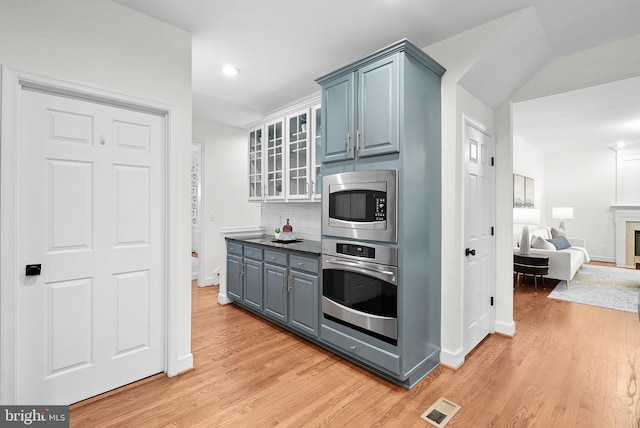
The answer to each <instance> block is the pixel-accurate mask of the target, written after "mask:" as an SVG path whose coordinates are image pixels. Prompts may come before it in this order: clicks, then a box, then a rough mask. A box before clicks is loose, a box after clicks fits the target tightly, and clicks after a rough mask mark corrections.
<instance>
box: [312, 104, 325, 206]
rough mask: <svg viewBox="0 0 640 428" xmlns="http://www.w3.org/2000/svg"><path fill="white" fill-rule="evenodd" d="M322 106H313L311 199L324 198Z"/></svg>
mask: <svg viewBox="0 0 640 428" xmlns="http://www.w3.org/2000/svg"><path fill="white" fill-rule="evenodd" d="M321 113H322V108H321V107H320V105H317V106H313V107H312V108H311V119H312V123H311V126H312V130H313V135H312V140H311V143H312V144H313V146H312V149H311V199H313V200H314V201H319V200H321V199H322V174H321V173H320V165H321V164H322V161H321V159H322V114H321Z"/></svg>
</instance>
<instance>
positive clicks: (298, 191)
mask: <svg viewBox="0 0 640 428" xmlns="http://www.w3.org/2000/svg"><path fill="white" fill-rule="evenodd" d="M309 116H310V115H309V109H305V110H303V111H300V112H297V113H294V114H291V115H289V116H287V142H286V144H287V162H286V172H287V199H309V193H310V189H309V186H310V182H311V180H310V175H311V174H310V173H311V168H310V165H311V153H310V150H311V143H310V138H309V137H310V135H311V130H310V129H309V125H310V124H311V120H310V117H309Z"/></svg>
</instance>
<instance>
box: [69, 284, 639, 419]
mask: <svg viewBox="0 0 640 428" xmlns="http://www.w3.org/2000/svg"><path fill="white" fill-rule="evenodd" d="M552 288H553V287H552V286H551V284H548V286H547V289H546V290H540V291H539V292H538V294H537V295H536V294H534V293H533V284H526V285H525V286H524V287H517V288H516V289H515V291H514V319H515V321H516V329H517V334H516V336H515V337H514V338H507V337H502V336H499V335H490V336H489V337H487V338H486V339H485V340H484V341H483V342H482V343H481V344H480V345H479V346H478V347H477V348H476V349H475V350H474V351H472V352H471V353H470V354H469V355H468V356H467V358H466V362H465V364H463V365H462V367H461V368H459V369H458V370H457V371H454V370H451V369H448V368H444V367H438V368H437V369H436V370H435V371H434V372H433V373H431V374H430V375H429V376H428V377H427V378H426V379H424V380H423V381H422V382H421V383H419V384H418V385H417V386H416V387H415V388H414V389H412V390H411V391H407V390H405V389H403V388H400V387H397V386H394V385H392V384H390V383H388V382H386V381H383V380H381V379H380V378H378V377H376V376H374V375H372V374H369V373H368V372H366V371H364V370H362V369H360V368H358V367H356V366H354V365H352V364H350V363H348V362H346V361H344V360H342V359H340V358H339V357H336V356H334V355H332V354H330V353H329V352H326V351H324V350H322V349H321V348H318V347H317V346H314V345H312V344H310V343H308V342H306V341H304V340H302V339H299V338H297V337H296V336H295V335H293V334H290V333H288V332H286V331H284V330H282V329H280V328H278V327H275V326H273V325H272V324H269V323H267V322H265V321H262V320H261V319H259V318H257V317H255V316H253V315H250V314H248V313H247V312H245V311H243V310H241V309H238V308H237V307H234V306H232V305H228V306H220V305H218V304H217V303H216V301H217V291H218V290H217V287H207V288H198V287H193V341H192V346H193V353H194V357H195V366H196V368H195V370H192V371H190V372H187V373H185V374H182V375H180V376H177V377H174V378H167V377H166V376H164V375H162V374H161V375H157V376H154V377H151V378H149V379H147V380H144V381H141V382H138V383H136V384H132V385H129V386H127V387H124V388H121V389H120V390H116V391H114V392H111V393H107V394H104V395H102V396H99V397H96V398H93V399H90V400H86V401H84V402H81V403H78V404H75V405H73V406H72V407H71V426H72V427H92V428H93V427H107V426H118V427H214V426H225V427H236V428H240V427H265V426H291V427H302V426H310V427H315V426H331V427H373V426H379V427H423V428H424V427H430V426H431V425H429V424H428V423H427V422H425V421H423V420H422V419H420V415H421V414H422V413H423V412H424V411H425V410H426V409H427V408H428V407H429V406H430V405H431V404H432V403H433V402H434V401H435V400H437V399H438V398H439V397H441V396H443V397H446V398H448V399H449V400H451V401H453V402H454V403H457V404H459V405H460V406H462V409H461V410H460V411H459V412H458V413H457V414H456V415H455V417H454V418H453V419H452V420H451V421H450V422H449V423H448V425H447V427H489V426H495V427H507V426H509V427H534V426H535V427H568V426H578V427H598V428H601V427H616V428H619V427H639V426H640V392H639V388H640V385H639V380H640V322H639V320H638V315H637V314H633V313H626V312H619V311H614V310H607V309H602V308H596V307H591V306H586V305H580V304H575V303H569V302H563V301H559V300H553V299H548V298H547V297H546V296H547V294H548V293H549V292H550V291H551V290H552Z"/></svg>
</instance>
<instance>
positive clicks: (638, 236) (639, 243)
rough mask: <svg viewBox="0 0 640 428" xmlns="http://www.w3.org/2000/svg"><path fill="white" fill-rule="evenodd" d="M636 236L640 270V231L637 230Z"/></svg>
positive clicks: (637, 265)
mask: <svg viewBox="0 0 640 428" xmlns="http://www.w3.org/2000/svg"><path fill="white" fill-rule="evenodd" d="M635 235H636V245H635V256H636V269H640V230H636V231H635Z"/></svg>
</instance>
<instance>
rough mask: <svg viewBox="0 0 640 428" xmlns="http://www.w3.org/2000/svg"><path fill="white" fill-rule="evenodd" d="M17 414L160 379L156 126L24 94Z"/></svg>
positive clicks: (118, 112) (155, 120) (159, 134)
mask: <svg viewBox="0 0 640 428" xmlns="http://www.w3.org/2000/svg"><path fill="white" fill-rule="evenodd" d="M20 108H21V111H20V162H19V180H20V182H19V190H20V192H19V193H20V194H19V227H18V257H17V258H18V263H19V266H20V267H21V269H25V268H24V266H26V265H28V264H41V273H40V275H36V276H24V277H23V278H24V281H23V282H21V283H20V284H19V286H18V290H17V302H18V304H17V330H16V331H17V338H16V342H17V402H18V403H19V404H28V403H31V404H33V403H47V404H70V403H73V402H77V401H79V400H82V399H85V398H88V397H91V396H93V395H96V394H99V393H102V392H105V391H108V390H110V389H113V388H116V387H119V386H122V385H124V384H127V383H130V382H133V381H135V380H138V379H141V378H144V377H146V376H149V375H152V374H155V373H158V372H162V371H163V370H164V367H165V364H164V281H165V279H164V273H163V268H162V265H163V263H162V261H163V254H164V251H163V248H164V244H163V233H162V230H163V228H162V222H163V221H164V220H163V218H164V217H163V214H162V207H163V205H164V204H163V201H162V197H163V196H162V195H163V193H162V173H161V171H162V148H163V141H164V138H165V136H164V118H163V117H160V116H156V115H153V114H147V113H143V112H138V111H133V110H130V109H124V108H117V107H114V106H109V105H106V104H102V103H93V102H90V101H85V100H80V99H73V98H68V97H64V96H60V95H54V94H50V93H44V92H38V91H34V90H28V89H24V90H22V94H21V107H20Z"/></svg>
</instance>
